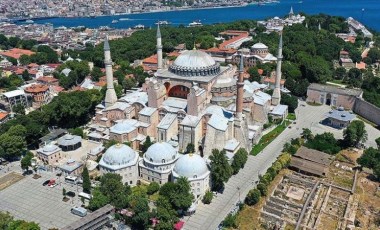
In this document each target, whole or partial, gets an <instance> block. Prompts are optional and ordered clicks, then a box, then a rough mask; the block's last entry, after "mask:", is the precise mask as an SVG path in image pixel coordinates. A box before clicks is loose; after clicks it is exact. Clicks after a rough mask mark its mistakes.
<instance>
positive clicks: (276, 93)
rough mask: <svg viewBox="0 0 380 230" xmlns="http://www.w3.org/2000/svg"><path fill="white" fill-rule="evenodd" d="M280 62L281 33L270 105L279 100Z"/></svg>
mask: <svg viewBox="0 0 380 230" xmlns="http://www.w3.org/2000/svg"><path fill="white" fill-rule="evenodd" d="M281 64H282V33H281V35H280V42H279V45H278V55H277V68H276V85H275V88H274V90H273V95H272V105H278V104H280V101H281Z"/></svg>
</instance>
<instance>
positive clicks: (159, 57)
mask: <svg viewBox="0 0 380 230" xmlns="http://www.w3.org/2000/svg"><path fill="white" fill-rule="evenodd" d="M157 69H162V42H161V31H160V24H157Z"/></svg>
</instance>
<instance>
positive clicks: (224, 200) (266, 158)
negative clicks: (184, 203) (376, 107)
mask: <svg viewBox="0 0 380 230" xmlns="http://www.w3.org/2000/svg"><path fill="white" fill-rule="evenodd" d="M301 103H302V104H304V105H305V106H300V107H299V108H298V109H297V111H296V114H297V117H298V119H297V122H296V124H292V125H291V128H288V129H286V130H285V131H284V132H283V133H281V134H280V135H279V136H278V137H277V138H276V139H275V140H274V141H273V142H272V143H270V144H269V145H268V146H267V147H266V148H265V149H264V150H263V152H262V153H260V154H259V155H257V156H249V157H248V161H247V163H246V165H245V167H244V169H241V170H240V172H239V173H238V174H237V175H234V176H232V177H231V179H230V180H229V181H228V183H226V185H225V190H224V192H223V194H218V195H217V197H215V198H214V199H213V201H212V203H211V204H209V205H204V204H203V203H202V204H199V205H198V207H197V211H196V213H195V214H194V215H192V216H190V217H186V218H185V219H184V220H185V226H184V229H186V230H208V229H210V230H214V229H217V227H218V225H219V224H220V223H221V222H222V221H223V219H224V218H225V216H227V215H228V213H229V212H230V211H231V210H232V209H233V208H234V207H235V205H236V203H237V202H238V201H239V199H241V201H243V199H244V197H245V196H246V195H247V194H248V191H249V190H250V189H252V188H254V187H255V182H256V181H258V175H259V174H264V173H265V172H266V170H267V169H268V168H269V167H270V166H271V165H272V163H273V162H274V161H275V160H276V158H277V157H278V156H279V155H280V153H281V150H282V147H283V145H284V144H285V143H286V142H287V141H289V140H290V139H291V138H295V137H298V136H300V134H301V132H302V128H309V129H310V128H311V129H312V131H313V132H316V133H322V132H325V131H329V132H333V133H334V135H335V136H336V137H338V138H341V136H342V131H341V130H340V131H338V130H335V129H333V128H329V127H326V126H324V125H321V124H319V122H320V121H321V120H323V118H324V114H325V113H326V112H328V111H329V110H330V107H328V106H309V105H306V104H305V103H304V102H301ZM367 130H368V128H367ZM370 132H371V134H370V135H369V136H371V135H373V134H374V133H377V135H375V136H379V133H380V132H379V131H378V130H376V129H374V128H372V129H370ZM370 139H371V140H369V141H368V143H367V145H373V144H374V140H372V139H374V138H373V137H371V138H370Z"/></svg>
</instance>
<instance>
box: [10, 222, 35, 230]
mask: <svg viewBox="0 0 380 230" xmlns="http://www.w3.org/2000/svg"><path fill="white" fill-rule="evenodd" d="M7 230H40V227H39V226H38V224H36V223H34V222H26V221H25V220H14V221H12V222H11V223H9V225H8V228H7Z"/></svg>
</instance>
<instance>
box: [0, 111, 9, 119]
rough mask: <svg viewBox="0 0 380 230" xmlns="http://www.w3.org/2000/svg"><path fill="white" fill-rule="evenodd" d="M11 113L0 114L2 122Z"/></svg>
mask: <svg viewBox="0 0 380 230" xmlns="http://www.w3.org/2000/svg"><path fill="white" fill-rule="evenodd" d="M8 114H9V113H7V112H0V120H4V118H6V117H7V116H8Z"/></svg>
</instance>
